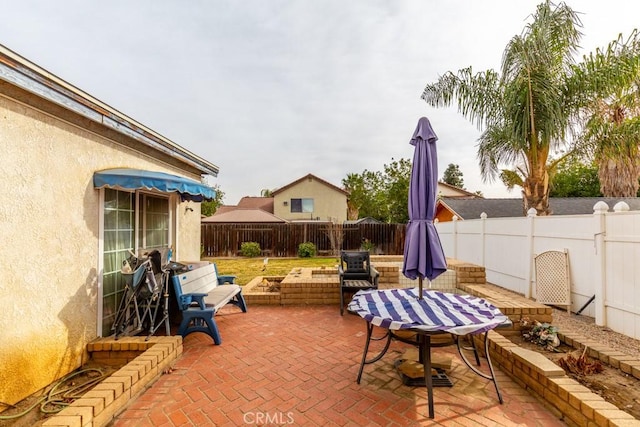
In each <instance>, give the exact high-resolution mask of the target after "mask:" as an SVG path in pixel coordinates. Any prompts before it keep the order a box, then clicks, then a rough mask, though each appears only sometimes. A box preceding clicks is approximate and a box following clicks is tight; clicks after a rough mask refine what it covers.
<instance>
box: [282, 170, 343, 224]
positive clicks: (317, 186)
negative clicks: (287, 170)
mask: <svg viewBox="0 0 640 427" xmlns="http://www.w3.org/2000/svg"><path fill="white" fill-rule="evenodd" d="M291 199H313V212H312V213H308V212H303V213H297V212H291ZM285 202H286V205H285ZM273 203H274V205H273V213H274V215H275V216H277V217H279V218H282V219H286V220H288V221H296V220H298V221H300V220H311V219H314V220H315V219H316V218H319V220H320V221H333V222H334V223H337V224H342V223H343V222H344V221H346V219H347V196H346V194H344V193H342V192H340V191H336V190H335V189H333V188H331V187H329V186H327V185H326V184H324V183H322V182H320V181H318V180H316V179H314V178H312V177H309V178H305V179H304V180H302V181H301V182H299V183H297V184H296V185H292V186H291V187H289V188H286V189H284V190H282V191H281V192H278V193H277V194H275V195H274V196H273Z"/></svg>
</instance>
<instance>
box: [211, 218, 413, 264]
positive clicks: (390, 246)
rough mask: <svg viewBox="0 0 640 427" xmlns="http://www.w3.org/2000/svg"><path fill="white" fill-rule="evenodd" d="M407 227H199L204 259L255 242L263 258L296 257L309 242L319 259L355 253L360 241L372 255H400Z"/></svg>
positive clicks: (227, 254) (226, 254)
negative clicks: (316, 251)
mask: <svg viewBox="0 0 640 427" xmlns="http://www.w3.org/2000/svg"><path fill="white" fill-rule="evenodd" d="M405 229H406V224H357V225H353V224H349V225H341V224H330V223H289V224H263V223H255V224H246V223H245V224H202V233H201V238H202V248H203V251H204V253H203V256H206V257H221V256H223V257H230V256H237V255H239V254H240V245H241V244H242V243H243V242H257V243H258V244H259V245H260V249H262V252H263V253H262V254H263V256H273V257H296V256H298V245H299V244H300V243H305V242H311V243H313V244H315V245H316V248H317V250H318V255H333V254H337V253H338V251H340V249H344V250H357V249H360V247H361V246H362V242H363V240H365V239H366V240H368V241H369V242H371V243H372V244H373V245H375V247H374V248H373V249H372V253H375V254H385V255H402V253H403V250H404V237H405Z"/></svg>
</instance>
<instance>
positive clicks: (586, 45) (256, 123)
mask: <svg viewBox="0 0 640 427" xmlns="http://www.w3.org/2000/svg"><path fill="white" fill-rule="evenodd" d="M540 2H541V1H540V0H537V1H530V0H518V1H513V0H491V1H490V0H447V1H445V0H110V1H87V0H56V1H50V0H20V1H16V0H0V7H1V10H2V11H3V18H2V19H0V44H2V45H4V46H5V47H7V48H9V49H11V50H13V51H14V52H16V53H18V54H20V55H21V56H23V57H25V58H27V59H28V60H30V61H32V62H34V63H36V64H37V65H39V66H41V67H43V68H45V69H46V70H47V71H49V72H51V73H53V74H55V75H56V76H58V77H60V78H62V79H63V80H65V81H67V82H68V83H70V84H72V85H74V86H76V87H78V88H79V89H81V90H83V91H85V92H87V93H89V94H90V95H92V96H93V97H95V98H98V99H99V100H100V101H102V102H104V103H106V104H108V105H110V106H111V107H113V108H114V109H116V110H118V111H120V112H121V113H123V114H125V115H127V116H129V117H131V118H133V119H134V120H136V121H138V122H140V123H141V124H143V125H145V126H147V127H149V128H151V129H152V130H154V131H156V132H157V133H159V134H161V135H163V136H164V137H166V138H168V139H170V140H171V141H173V142H175V143H177V144H179V145H181V146H182V147H184V148H186V149H188V150H190V151H191V152H193V153H195V154H197V155H198V156H200V157H203V158H204V159H206V160H208V161H210V162H212V163H213V164H215V165H217V166H218V167H219V168H220V173H219V174H218V176H217V177H215V178H212V179H210V180H209V183H210V184H214V185H218V186H219V187H220V189H221V190H222V191H223V192H224V194H225V196H224V203H225V204H231V205H234V204H237V203H238V202H239V200H240V199H241V198H242V197H243V196H259V195H260V193H261V191H262V190H263V189H269V190H275V189H277V188H279V187H282V186H284V185H287V184H289V183H291V182H293V181H295V180H297V179H299V178H301V177H303V176H305V175H307V174H309V173H311V174H314V175H316V176H318V177H319V178H321V179H324V180H325V181H328V182H330V183H332V184H334V185H336V186H339V187H341V186H342V180H343V179H344V178H346V176H347V174H350V173H358V174H359V173H362V172H363V171H364V170H369V171H383V170H384V165H385V164H390V163H391V162H393V161H394V160H399V159H402V158H408V159H411V158H412V156H413V147H412V146H411V145H410V144H409V140H410V138H411V136H412V134H413V131H414V130H415V127H416V125H417V122H418V119H419V118H420V117H422V116H426V117H428V118H429V119H430V121H431V123H432V126H433V128H434V130H435V132H436V134H437V135H438V138H439V139H438V165H439V172H438V176H439V177H442V173H443V172H444V170H445V169H446V168H447V165H449V164H456V165H458V167H459V169H460V171H461V172H462V174H463V180H464V187H465V188H466V189H467V190H469V191H471V192H475V191H481V192H482V194H483V195H484V196H485V197H492V198H497V197H520V195H519V192H518V191H517V190H514V191H511V192H509V191H507V189H506V188H505V187H504V185H503V184H502V183H500V182H493V183H486V182H483V180H482V178H481V176H480V169H479V166H478V161H477V157H476V153H477V139H478V137H479V135H480V133H481V130H479V129H478V128H477V127H476V126H475V125H474V124H472V123H471V122H469V121H468V120H467V119H465V118H464V117H463V116H462V115H461V114H460V113H458V111H457V107H456V106H452V107H448V108H439V109H436V108H432V107H430V106H428V105H427V104H426V103H425V102H424V101H422V100H421V99H420V96H421V94H422V91H423V89H424V87H425V86H426V85H427V84H428V83H433V82H435V81H436V80H437V79H438V78H439V76H441V75H442V74H444V73H445V72H447V71H454V72H455V71H457V70H459V69H461V68H465V67H468V66H472V67H473V69H474V70H475V71H483V70H487V69H495V70H499V68H500V61H501V56H502V53H503V51H504V48H505V46H506V45H507V43H508V42H509V40H510V39H511V38H512V37H514V36H516V35H519V34H521V33H522V30H523V29H524V27H525V25H526V24H527V22H530V17H531V15H532V14H533V13H534V12H535V7H536V5H538V4H539V3H540ZM567 4H568V5H569V6H571V7H572V8H573V9H574V10H576V11H577V12H581V15H580V17H581V20H582V24H583V28H582V32H583V34H584V36H583V38H582V42H581V46H582V48H583V50H582V51H581V54H587V53H589V52H591V51H594V50H595V49H596V48H597V47H604V46H606V45H607V44H608V43H609V42H610V41H612V40H613V39H615V38H617V37H618V35H619V34H623V35H625V36H626V35H629V34H630V33H631V31H632V30H633V29H634V28H637V27H638V26H640V21H638V16H640V2H638V1H636V0H625V1H622V0H607V1H603V0H573V1H567Z"/></svg>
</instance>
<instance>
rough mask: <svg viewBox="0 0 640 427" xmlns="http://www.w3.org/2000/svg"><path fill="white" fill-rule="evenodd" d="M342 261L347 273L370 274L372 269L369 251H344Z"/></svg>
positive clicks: (343, 268)
mask: <svg viewBox="0 0 640 427" xmlns="http://www.w3.org/2000/svg"><path fill="white" fill-rule="evenodd" d="M340 263H341V265H342V270H343V271H344V273H345V274H347V275H351V274H357V275H361V274H369V273H370V271H371V260H370V258H369V252H367V251H356V252H350V251H342V253H341V255H340Z"/></svg>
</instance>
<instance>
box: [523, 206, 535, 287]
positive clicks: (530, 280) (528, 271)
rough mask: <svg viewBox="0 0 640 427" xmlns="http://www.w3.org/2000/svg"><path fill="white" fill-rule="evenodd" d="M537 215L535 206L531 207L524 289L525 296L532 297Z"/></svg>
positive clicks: (528, 218)
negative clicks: (534, 233)
mask: <svg viewBox="0 0 640 427" xmlns="http://www.w3.org/2000/svg"><path fill="white" fill-rule="evenodd" d="M537 215H538V212H537V211H536V210H535V208H530V209H529V210H528V211H527V222H528V223H529V227H528V230H527V258H526V260H527V265H526V266H525V270H526V275H525V276H526V279H527V284H526V286H525V290H524V296H525V298H531V288H532V286H533V230H534V221H535V218H536V216H537Z"/></svg>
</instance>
